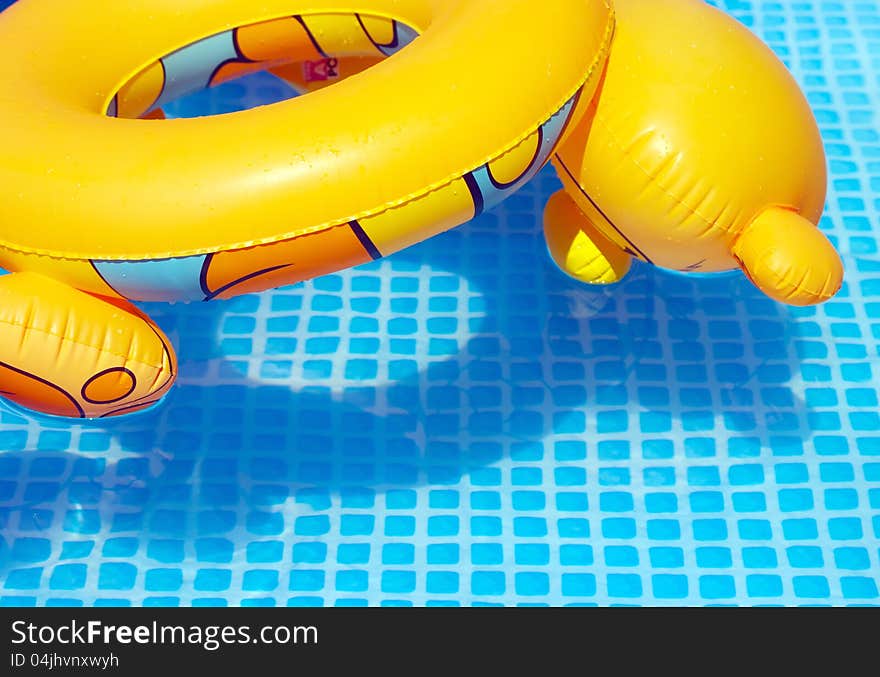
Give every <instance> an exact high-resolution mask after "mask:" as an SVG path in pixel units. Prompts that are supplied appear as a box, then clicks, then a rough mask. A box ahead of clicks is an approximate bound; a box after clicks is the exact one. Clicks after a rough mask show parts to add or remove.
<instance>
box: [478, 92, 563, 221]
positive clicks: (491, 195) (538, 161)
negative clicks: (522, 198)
mask: <svg viewBox="0 0 880 677" xmlns="http://www.w3.org/2000/svg"><path fill="white" fill-rule="evenodd" d="M576 100H577V97H573V98H571V99H569V101H568V102H567V103H566V104H565V105H564V106H563V107H562V108H561V109H560V110H559V111H558V112H557V113H556V114H555V115H554V116H553V117H551V118H550V119H549V120H548V121H547V122H546V123H544V125H543V126H542V127H541V133H542V138H541V147H540V148H539V150H538V153H537V155H536V157H535V159H534V161H533V163H532V166H531V168H530V169H529V170H528V171H527V172H525V173H524V174H523V175H522V176H521V177H520V178H519V180H518V181H516V182H514V183H513V184H511V185H510V186H506V187H504V188H499V187H498V186H497V185H496V183H495V182H494V181H492V176H491V174H490V173H489V166H488V165H483V166H482V167H480V168H479V169H477V170H475V171H474V172H472V173H471V176H472V179H471V180H472V182H473V183H474V184H475V186H476V187H477V188H478V189H479V192H480V194H481V195H482V199H483V207H484V208H485V209H491V208H492V207H495V206H496V205H498V204H500V203H501V202H503V201H504V200H505V199H507V198H508V197H509V196H510V195H513V193H515V192H516V191H517V190H519V189H520V188H521V187H522V186H523V185H524V184H525V183H527V182H529V181H530V180H531V179H533V178H534V177H535V175H536V174H537V173H538V172H539V171H541V168H542V167H543V166H544V165H545V164H546V163H547V161H548V160H549V159H550V156H551V155H552V154H553V151H554V149H555V148H556V144H558V143H559V139H560V138H561V137H562V133H563V132H564V131H565V127H566V125H567V123H568V120H569V118H570V117H571V114H572V112H573V110H574V105H575V102H576ZM465 178H467V177H465ZM471 192H472V193H473V192H474V191H473V188H471Z"/></svg>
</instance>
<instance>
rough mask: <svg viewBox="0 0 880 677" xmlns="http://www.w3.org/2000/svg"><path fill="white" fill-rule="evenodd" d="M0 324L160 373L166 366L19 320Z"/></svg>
mask: <svg viewBox="0 0 880 677" xmlns="http://www.w3.org/2000/svg"><path fill="white" fill-rule="evenodd" d="M0 324H5V325H7V326H9V327H14V328H16V329H22V330H24V331H25V332H26V333H27V332H36V333H38V334H44V335H45V336H52V337H54V338H57V339H58V340H60V341H62V342H63V343H72V344H73V345H77V346H82V347H83V348H89V349H91V350H95V351H97V352H99V353H101V354H102V355H110V356H111V357H118V358H120V359H122V360H124V363H125V364H129V363H134V364H139V365H141V366H142V367H147V368H148V369H155V370H156V371H157V372H158V373H161V372H162V371H163V370H164V369H165V367H166V365H165V364H159V365H156V364H152V363H149V362H144V361H142V360H138V359H136V358H133V357H132V356H131V355H130V354H128V353H118V352H114V351H109V350H103V349H101V348H98V347H97V346H94V345H92V344H90V343H83V342H82V341H77V340H76V339H72V338H69V337H66V336H61V335H60V334H57V333H56V332H52V331H46V330H45V329H39V328H37V327H31V326H28V325H26V324H21V323H19V322H10V321H9V320H3V319H0ZM162 344H163V347H164V344H165V342H164V341H163V342H162ZM167 353H168V349H167V347H165V351H164V354H165V355H167ZM167 366H168V367H171V366H172V365H171V363H170V362H169V363H168V365H167ZM157 378H158V374H157Z"/></svg>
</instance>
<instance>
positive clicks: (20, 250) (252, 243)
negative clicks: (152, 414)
mask: <svg viewBox="0 0 880 677" xmlns="http://www.w3.org/2000/svg"><path fill="white" fill-rule="evenodd" d="M603 4H604V5H605V8H606V9H607V10H608V18H607V21H606V24H605V31H604V34H603V36H602V41H601V43H600V45H599V49H598V50H597V52H596V56H595V58H594V59H593V62H592V63H591V64H590V67H589V69H588V70H587V73H586V75H585V76H584V77H583V78H582V79H581V80H579V81H578V84H577V86H576V87H574V88H573V89H572V90H571V91H570V92H568V93H567V94H566V96H565V97H563V98H562V100H561V101H560V102H559V103H558V104H556V105H554V107H553V108H552V109H551V110H550V111H549V112H548V113H547V114H546V116H545V117H543V118H541V119H540V120H539V121H538V122H537V123H534V124H533V125H531V126H530V127H529V128H528V129H527V131H526V132H525V133H523V134H522V135H520V136H518V137H517V138H516V139H515V140H514V141H513V142H512V143H510V144H509V145H508V146H507V147H505V148H504V149H503V150H502V151H500V152H498V153H495V154H492V155H489V156H488V157H487V158H486V159H484V160H483V161H481V162H478V163H477V164H476V165H475V166H473V167H471V168H470V169H467V170H465V171H461V172H457V173H455V174H452V175H451V176H450V177H448V178H446V179H443V180H441V181H439V182H437V183H435V184H432V185H430V186H428V187H427V188H424V189H422V190H420V191H418V192H415V193H411V194H410V195H406V196H404V197H403V198H400V199H398V200H393V201H391V202H388V203H386V204H384V205H381V206H380V207H378V208H377V209H372V210H367V211H363V212H358V213H357V214H354V215H351V216H349V217H346V218H344V219H339V220H334V221H330V222H326V223H322V224H319V225H317V226H310V227H307V228H303V229H300V230H296V231H293V232H288V233H282V234H279V235H273V236H270V237H265V238H260V239H257V240H248V241H245V242H235V243H231V244H228V245H225V246H223V247H219V248H218V247H205V248H198V249H188V250H183V251H169V252H151V253H143V252H138V253H133V254H131V255H113V256H107V255H102V254H101V253H100V252H92V253H61V252H57V251H53V250H50V249H31V248H24V247H21V246H19V245H15V244H12V243H10V242H8V241H2V240H0V248H4V249H7V250H9V251H12V252H15V253H17V254H32V255H35V256H44V257H47V258H51V259H56V260H62V261H89V260H93V259H94V260H98V261H151V260H157V259H172V258H186V257H190V256H200V255H203V254H215V253H217V252H222V251H236V250H241V249H252V248H253V247H258V246H261V245H268V244H275V243H277V242H284V241H286V240H293V239H295V238H298V237H302V236H303V235H312V234H314V233H318V232H321V231H325V230H330V229H331V228H339V227H342V226H346V225H348V224H349V223H351V222H352V221H359V220H361V219H368V218H370V217H375V216H379V215H380V214H384V213H385V212H388V211H390V210H392V209H396V208H399V207H403V206H405V205H407V204H409V203H411V202H415V201H417V200H420V199H421V198H423V197H425V196H427V195H430V194H431V193H434V192H436V191H438V190H442V189H443V188H446V187H447V186H449V185H450V184H452V183H454V182H455V181H458V180H459V179H461V178H462V177H463V176H465V175H466V174H468V173H470V172H472V171H475V170H477V169H479V168H480V167H482V166H484V165H486V164H487V163H491V162H494V161H495V160H497V159H498V158H501V157H503V156H504V155H507V153H509V152H510V151H512V150H514V149H515V148H516V147H517V146H518V145H519V144H521V143H522V142H523V141H525V140H526V139H528V138H529V137H530V136H531V135H532V134H534V133H535V132H536V131H537V130H538V129H540V128H541V126H542V125H544V124H545V123H546V122H547V121H548V120H550V119H551V118H552V117H553V116H554V115H555V114H556V113H557V112H558V111H560V110H562V108H564V107H565V104H566V103H567V102H568V101H569V100H571V99H572V98H573V97H574V96H575V95H576V94H577V93H578V91H579V90H580V89H582V88H583V87H584V86H585V85H586V84H587V83H588V82H589V81H590V80H591V79H592V78H593V76H594V75H595V74H596V71H597V69H598V68H599V66H600V64H601V65H604V63H605V58H606V57H607V55H608V52H609V49H610V46H611V40H612V38H613V36H614V29H615V13H614V9H613V8H612V7H611V5H610V4H609V3H608V2H607V1H606V0H603Z"/></svg>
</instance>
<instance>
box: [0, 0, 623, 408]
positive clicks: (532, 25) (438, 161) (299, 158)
mask: <svg viewBox="0 0 880 677" xmlns="http://www.w3.org/2000/svg"><path fill="white" fill-rule="evenodd" d="M613 28H614V16H613V12H612V10H611V7H610V6H609V4H608V3H606V2H605V1H604V0H543V1H542V2H541V3H535V2H534V0H346V2H344V3H340V1H339V0H261V1H260V2H257V3H255V2H253V1H252V0H187V2H186V3H185V4H181V2H180V0H151V1H149V2H147V1H144V2H106V1H105V0H80V1H78V2H75V3H74V2H67V1H66V0H20V1H19V2H18V3H16V4H15V5H13V6H12V7H11V8H10V9H9V10H7V11H6V12H4V13H3V14H2V15H0V43H2V44H3V46H4V50H5V51H6V53H7V55H8V56H9V58H7V59H4V60H3V62H2V63H0V81H2V82H3V88H2V91H0V130H2V132H0V133H2V135H3V139H2V151H0V267H3V268H6V269H7V270H10V271H13V274H11V275H7V276H5V277H3V278H0V391H2V394H3V395H5V396H6V397H8V398H10V399H12V400H14V401H16V402H18V403H20V404H22V405H24V406H27V407H30V408H33V409H37V410H40V411H43V412H46V413H50V414H58V415H72V416H82V417H98V416H109V415H115V414H119V413H124V412H129V411H134V410H137V409H139V408H143V407H145V406H148V405H149V404H151V403H153V402H155V401H157V400H158V399H159V398H161V396H162V395H163V394H164V393H165V392H166V391H167V389H168V388H169V387H170V385H171V383H172V381H173V379H174V376H175V370H176V367H175V360H174V356H173V353H172V350H171V348H170V347H169V344H168V341H167V339H166V338H165V337H164V336H163V335H162V333H161V332H160V331H159V330H158V329H157V328H156V327H155V325H153V323H152V322H150V321H149V319H148V318H145V317H144V316H143V315H142V314H141V313H140V312H138V311H137V310H136V309H135V308H134V306H132V305H131V304H130V303H129V302H128V301H130V300H133V301H150V300H169V301H175V300H182V301H195V300H208V299H213V298H226V297H229V296H233V295H236V294H241V293H245V292H251V291H257V290H262V289H267V288H270V287H274V286H279V285H282V284H289V283H292V282H296V281H300V280H304V279H308V278H311V277H314V276H317V275H321V274H325V273H329V272H332V271H335V270H340V269H343V268H346V267H349V266H352V265H356V264H359V263H362V262H365V261H368V260H370V259H373V258H377V257H380V256H384V255H388V254H390V253H393V252H395V251H397V250H399V249H401V248H403V247H406V246H408V245H411V244H413V243H415V242H418V241H420V240H423V239H425V238H428V237H430V236H432V235H434V234H437V233H439V232H441V231H443V230H446V229H448V228H451V227H454V226H456V225H459V224H461V223H463V222H465V221H467V220H469V219H470V218H472V217H474V216H475V215H476V214H478V213H480V211H482V210H483V209H486V208H488V207H491V206H492V205H494V204H496V203H497V202H499V201H500V200H502V199H503V198H504V197H506V196H507V195H509V194H510V193H511V192H513V191H515V190H516V189H517V188H518V187H519V186H521V185H522V184H523V183H525V182H526V181H528V179H529V178H531V177H532V176H533V175H534V174H535V173H536V172H537V171H538V170H539V169H540V167H541V166H543V164H544V163H545V162H546V161H547V160H548V159H549V158H550V156H551V155H552V154H553V152H554V150H555V149H556V147H557V145H558V143H559V142H560V140H561V139H563V137H564V136H565V135H566V133H567V131H568V130H570V129H572V128H574V127H575V126H577V124H578V122H579V121H580V119H581V118H582V117H583V114H584V112H585V110H586V108H587V106H588V104H589V102H590V100H591V99H592V97H593V94H594V92H595V90H596V87H597V86H598V83H599V78H600V76H601V74H602V69H603V66H604V64H605V60H606V57H607V52H608V49H609V46H610V42H611V36H612V33H613ZM380 60H381V63H378V64H377V62H378V61H380ZM291 64H292V65H291ZM373 64H377V65H373ZM371 65H373V67H371V68H367V67H368V66H371ZM291 68H292V69H293V71H291V70H290V69H291ZM364 68H367V70H363V69H364ZM260 69H270V70H273V71H274V72H278V73H279V74H285V73H286V74H287V76H288V79H291V80H294V81H295V80H297V79H301V80H302V81H303V82H302V85H303V88H304V89H310V90H319V91H314V92H313V93H311V94H310V95H309V96H306V97H302V98H299V99H294V100H291V101H287V102H283V103H280V104H275V105H272V106H264V107H260V108H256V109H253V110H248V111H243V112H241V113H235V114H231V115H223V116H216V117H209V118H199V119H184V120H157V119H137V118H158V117H161V106H162V105H163V104H164V103H166V102H168V101H170V100H172V99H174V98H177V97H179V96H180V95H182V94H185V93H187V92H188V91H191V90H194V89H199V88H202V87H205V86H209V85H211V84H215V83H217V82H222V81H224V80H227V79H230V78H233V77H237V76H238V75H241V74H244V73H247V72H250V71H253V70H260ZM285 69H286V70H285ZM361 70H363V72H359V71H361ZM347 73H354V75H352V77H350V78H348V79H346V80H345V81H344V82H340V83H339V84H337V85H335V86H333V87H324V86H323V85H325V84H327V83H328V82H330V81H335V80H337V79H341V76H343V75H345V74H347Z"/></svg>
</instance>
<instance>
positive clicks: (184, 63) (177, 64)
mask: <svg viewBox="0 0 880 677" xmlns="http://www.w3.org/2000/svg"><path fill="white" fill-rule="evenodd" d="M238 58H239V55H238V51H236V49H235V38H234V35H233V31H225V32H223V33H218V34H217V35H212V36H211V37H209V38H205V39H204V40H199V41H198V42H194V43H193V44H191V45H189V46H187V47H183V48H182V49H179V50H177V51H176V52H173V53H172V54H169V55H168V56H166V57H165V58H164V59H162V65H163V66H164V67H165V88H164V89H163V90H162V95H161V96H160V97H159V100H158V101H157V102H156V105H155V106H154V107H159V108H161V107H162V106H163V105H165V104H166V103H169V102H170V101H174V100H175V99H179V98H180V97H182V96H184V95H185V94H189V93H190V92H196V91H199V90H202V89H205V87H207V86H208V83H209V80H210V79H211V76H212V75H213V74H214V71H215V70H217V67H218V66H219V65H220V64H222V63H224V62H226V61H233V60H236V59H238Z"/></svg>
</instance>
